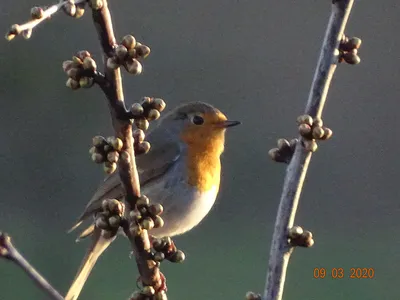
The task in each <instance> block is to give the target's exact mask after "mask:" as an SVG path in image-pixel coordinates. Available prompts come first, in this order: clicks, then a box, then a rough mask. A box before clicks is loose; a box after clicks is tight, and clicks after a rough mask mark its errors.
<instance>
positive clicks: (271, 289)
mask: <svg viewBox="0 0 400 300" xmlns="http://www.w3.org/2000/svg"><path fill="white" fill-rule="evenodd" d="M353 2H354V1H353V0H334V1H332V13H331V16H330V19H329V23H328V27H327V30H326V34H325V38H324V41H323V44H322V49H321V54H320V57H319V60H318V64H317V68H316V70H315V74H314V79H313V82H312V85H311V89H310V94H309V97H308V101H307V105H306V109H305V114H307V115H310V116H311V117H321V114H322V110H323V107H324V104H325V100H326V96H327V93H328V89H329V85H330V83H331V80H332V76H333V73H334V72H335V70H336V66H337V63H338V60H339V49H338V48H339V44H340V41H341V38H342V36H343V31H344V28H345V26H346V23H347V20H348V17H349V14H350V11H351V8H352V6H353ZM302 139H303V138H301V140H302ZM301 140H300V141H299V142H298V143H297V146H296V149H295V151H294V154H293V157H292V159H291V162H290V164H289V165H288V167H287V170H286V176H285V180H284V184H283V191H282V195H281V199H280V204H279V208H278V213H277V217H276V222H275V229H274V233H273V238H272V244H271V250H270V257H269V262H268V275H267V280H266V285H265V290H264V295H263V298H262V299H263V300H272V299H274V300H280V299H282V295H283V287H284V282H285V277H286V269H287V266H288V262H289V258H290V254H291V253H292V251H293V246H291V245H290V244H289V243H288V232H289V229H290V228H291V227H292V226H293V223H294V218H295V215H296V210H297V205H298V202H299V197H300V194H301V190H302V187H303V183H304V179H305V177H306V173H307V169H308V165H309V163H310V159H311V152H310V151H307V150H305V149H304V147H302V146H301V143H302V142H301Z"/></svg>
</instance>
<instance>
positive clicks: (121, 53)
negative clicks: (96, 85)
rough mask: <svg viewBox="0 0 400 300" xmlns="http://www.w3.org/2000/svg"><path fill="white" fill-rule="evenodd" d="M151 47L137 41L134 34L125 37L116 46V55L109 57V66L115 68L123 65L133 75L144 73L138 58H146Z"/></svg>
mask: <svg viewBox="0 0 400 300" xmlns="http://www.w3.org/2000/svg"><path fill="white" fill-rule="evenodd" d="M149 54H150V48H149V47H148V46H146V45H143V44H141V43H139V42H137V41H136V39H135V38H134V37H133V36H132V35H126V36H124V37H123V39H122V41H121V44H118V45H117V46H116V47H115V48H114V55H113V56H111V57H109V58H108V59H107V67H108V68H110V69H112V70H115V69H118V68H119V67H120V66H121V65H122V66H124V68H125V69H126V71H128V72H129V73H131V74H133V75H139V74H140V73H142V69H143V68H142V64H141V63H140V62H139V61H138V59H142V58H146V57H147V56H149Z"/></svg>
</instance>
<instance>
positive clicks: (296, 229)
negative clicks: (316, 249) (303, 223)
mask: <svg viewBox="0 0 400 300" xmlns="http://www.w3.org/2000/svg"><path fill="white" fill-rule="evenodd" d="M288 238H289V243H290V244H291V245H292V246H299V247H306V248H309V247H312V246H313V245H314V239H313V235H312V233H311V232H310V231H308V230H303V228H301V227H300V226H293V227H292V228H290V230H289V236H288Z"/></svg>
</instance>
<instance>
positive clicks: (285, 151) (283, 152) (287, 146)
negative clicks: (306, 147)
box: [268, 139, 299, 164]
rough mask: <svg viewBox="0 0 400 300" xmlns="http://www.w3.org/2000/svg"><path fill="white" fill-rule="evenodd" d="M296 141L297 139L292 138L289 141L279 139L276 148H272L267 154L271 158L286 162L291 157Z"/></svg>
mask: <svg viewBox="0 0 400 300" xmlns="http://www.w3.org/2000/svg"><path fill="white" fill-rule="evenodd" d="M298 141H299V140H298V139H292V140H290V142H289V141H288V140H286V139H279V140H278V142H277V144H278V148H272V149H271V150H269V152H268V154H269V156H270V157H271V158H272V160H274V161H276V162H282V163H287V164H288V163H289V162H290V160H291V159H292V156H293V153H294V149H295V148H296V144H297V142H298Z"/></svg>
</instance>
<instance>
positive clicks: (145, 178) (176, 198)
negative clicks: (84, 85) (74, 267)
mask: <svg viewBox="0 0 400 300" xmlns="http://www.w3.org/2000/svg"><path fill="white" fill-rule="evenodd" d="M238 124H240V122H238V121H229V120H227V118H226V116H225V115H224V114H223V113H221V112H220V111H219V110H218V109H216V108H214V107H213V106H211V105H210V104H206V103H203V102H193V103H188V104H184V105H181V106H179V107H177V108H175V109H174V110H172V111H171V112H169V113H167V114H165V115H164V116H163V117H162V118H161V119H160V120H159V122H158V124H157V126H156V127H155V128H154V129H153V130H152V131H151V132H150V133H148V135H147V137H148V139H147V140H148V141H149V142H150V144H151V149H150V151H149V153H147V154H146V155H142V156H138V157H137V158H136V163H137V167H138V172H139V178H140V185H141V192H142V194H144V195H146V196H148V197H149V199H150V201H152V202H153V203H160V204H162V205H163V207H164V212H163V214H162V218H163V220H164V226H163V227H161V228H155V229H152V230H150V232H149V234H150V235H152V236H154V237H164V236H174V235H179V234H182V233H185V232H186V231H188V230H190V229H192V228H193V227H195V226H196V225H197V224H199V223H200V221H201V220H202V219H203V218H204V217H205V216H206V215H207V214H208V212H209V211H210V209H211V207H212V206H213V204H214V202H215V199H216V197H217V194H218V190H219V183H220V176H221V162H220V155H221V154H222V152H223V151H224V142H225V129H226V128H228V127H232V126H235V125H238ZM123 197H124V189H123V187H122V185H121V182H120V178H119V176H118V174H117V173H114V174H112V175H110V176H109V177H108V178H106V179H105V181H104V182H103V183H102V184H101V185H100V187H99V188H98V189H97V191H96V193H95V194H94V196H93V197H92V199H91V200H90V202H89V203H88V205H87V206H86V209H85V211H84V212H83V214H82V216H81V217H80V218H79V220H78V223H77V226H79V225H80V224H81V222H82V221H83V220H85V219H86V218H87V217H89V216H93V215H94V214H95V213H96V212H98V211H101V205H102V201H103V200H104V199H119V200H121V199H123ZM77 226H74V228H76V227H77ZM91 228H93V232H92V234H91V235H92V240H93V241H92V244H91V246H90V248H89V249H88V252H87V254H86V256H85V258H84V260H83V262H82V264H81V267H80V269H79V270H78V273H77V275H76V277H75V279H74V281H73V283H72V285H71V287H70V289H69V291H68V293H67V295H66V297H65V300H75V299H77V298H78V295H79V293H80V292H81V290H82V287H83V285H84V283H85V281H86V279H87V277H88V276H89V273H90V271H91V270H92V268H93V267H94V265H95V263H96V261H97V259H98V257H99V256H100V255H101V254H102V252H103V251H104V250H105V249H106V248H107V247H108V246H109V245H110V243H111V242H112V241H113V239H114V238H106V237H103V236H102V235H101V229H99V228H97V227H94V226H92V227H91ZM86 233H87V231H86Z"/></svg>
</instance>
